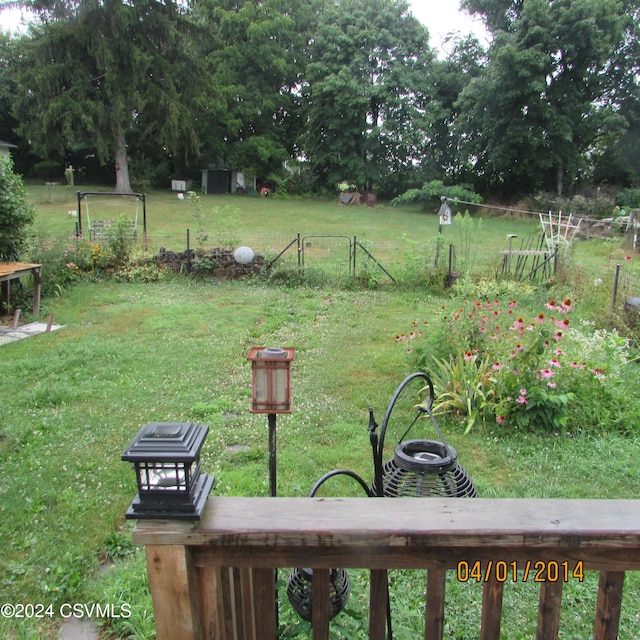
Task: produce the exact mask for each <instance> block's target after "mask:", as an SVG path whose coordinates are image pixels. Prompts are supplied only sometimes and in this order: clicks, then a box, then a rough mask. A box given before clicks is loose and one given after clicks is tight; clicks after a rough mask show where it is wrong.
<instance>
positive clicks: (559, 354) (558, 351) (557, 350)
mask: <svg viewBox="0 0 640 640" xmlns="http://www.w3.org/2000/svg"><path fill="white" fill-rule="evenodd" d="M553 353H554V354H555V355H557V356H564V355H566V353H565V352H564V351H563V350H562V349H556V350H555V351H554V352H553Z"/></svg>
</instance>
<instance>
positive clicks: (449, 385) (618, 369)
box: [396, 299, 639, 433]
mask: <svg viewBox="0 0 640 640" xmlns="http://www.w3.org/2000/svg"><path fill="white" fill-rule="evenodd" d="M545 306H546V309H545V310H544V311H539V312H537V313H536V312H535V311H534V312H533V313H525V312H521V311H520V309H519V305H518V302H516V300H512V301H510V302H508V303H507V304H504V303H502V302H500V300H493V301H486V302H480V301H475V302H472V303H467V304H463V306H459V307H452V308H449V307H447V306H446V305H445V306H442V307H441V308H440V309H439V310H438V311H437V312H436V314H435V317H434V319H433V320H432V321H430V322H427V323H425V324H424V325H422V326H419V325H418V324H417V323H414V325H413V326H412V330H411V331H410V332H409V334H408V335H405V334H401V335H399V336H397V337H396V340H397V341H398V342H405V341H409V342H410V344H411V347H410V349H409V353H410V355H411V358H412V359H413V360H414V361H416V362H417V364H418V366H419V367H420V368H421V369H423V370H425V371H428V372H432V377H433V382H434V385H435V388H436V401H435V404H434V407H435V410H436V411H438V412H440V413H446V412H449V413H453V414H454V415H456V416H458V417H460V418H463V419H464V420H465V422H466V430H467V431H469V430H470V429H471V428H472V427H474V425H476V424H477V423H478V422H481V423H483V424H486V423H487V422H497V423H498V424H501V425H503V427H504V428H507V427H511V428H518V429H524V430H528V431H534V430H540V431H543V432H545V433H557V432H565V431H566V430H567V429H569V428H571V429H573V430H578V429H587V430H588V429H590V428H593V427H601V426H602V424H603V422H600V421H598V420H597V419H593V420H591V421H588V420H585V416H588V415H593V416H600V417H601V418H602V419H603V421H604V424H605V425H606V424H610V425H611V426H614V427H615V425H616V424H622V423H623V422H624V421H623V420H621V419H620V415H618V414H617V413H616V412H619V411H620V410H622V411H623V413H624V412H625V411H626V410H625V409H624V407H625V406H626V407H627V408H629V407H631V406H635V407H636V410H637V407H638V401H639V399H638V395H637V392H635V394H634V393H630V389H628V388H627V385H625V384H624V380H625V376H627V377H629V376H628V369H629V367H632V366H634V365H633V364H632V363H629V361H628V345H627V340H625V339H624V338H622V337H621V336H620V335H618V333H617V332H615V331H607V330H605V329H600V330H595V328H594V327H593V325H591V324H589V323H583V324H582V325H581V326H580V327H579V328H573V327H572V326H571V322H570V320H569V317H568V316H569V314H570V312H571V311H572V304H571V301H570V300H569V299H565V300H564V301H563V302H556V301H554V300H551V301H549V302H547V303H546V305H545ZM432 327H433V329H432V331H431V332H430V330H431V328H432ZM627 413H628V412H627Z"/></svg>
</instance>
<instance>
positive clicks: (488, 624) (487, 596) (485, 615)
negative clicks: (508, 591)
mask: <svg viewBox="0 0 640 640" xmlns="http://www.w3.org/2000/svg"><path fill="white" fill-rule="evenodd" d="M503 586H504V585H503V583H502V582H498V580H497V578H496V573H495V571H494V572H493V573H491V574H490V576H489V579H488V580H487V581H486V582H485V583H484V585H483V586H482V619H481V623H480V640H500V623H501V621H502V593H503Z"/></svg>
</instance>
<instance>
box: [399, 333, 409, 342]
mask: <svg viewBox="0 0 640 640" xmlns="http://www.w3.org/2000/svg"><path fill="white" fill-rule="evenodd" d="M406 339H407V336H405V335H404V333H401V334H400V335H399V336H396V342H402V341H403V340H406Z"/></svg>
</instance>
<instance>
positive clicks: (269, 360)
mask: <svg viewBox="0 0 640 640" xmlns="http://www.w3.org/2000/svg"><path fill="white" fill-rule="evenodd" d="M294 353H295V349H293V348H291V347H252V349H251V350H250V351H249V354H248V355H247V360H249V361H250V362H251V371H252V390H253V393H252V398H251V409H250V410H249V411H250V412H251V413H266V414H267V417H268V424H269V495H270V496H271V497H275V496H276V494H277V490H276V451H277V447H276V416H277V415H278V414H279V413H291V405H292V403H291V362H292V361H293V356H294Z"/></svg>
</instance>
